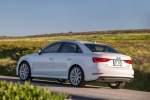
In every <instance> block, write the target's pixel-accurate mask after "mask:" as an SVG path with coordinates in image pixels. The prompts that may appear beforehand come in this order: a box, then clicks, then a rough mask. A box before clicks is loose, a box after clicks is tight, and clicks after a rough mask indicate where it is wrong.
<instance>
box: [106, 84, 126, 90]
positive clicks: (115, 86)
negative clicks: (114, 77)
mask: <svg viewBox="0 0 150 100" xmlns="http://www.w3.org/2000/svg"><path fill="white" fill-rule="evenodd" d="M108 85H109V87H111V88H112V89H121V88H123V87H124V85H125V82H114V83H108Z"/></svg>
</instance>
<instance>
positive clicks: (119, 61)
mask: <svg viewBox="0 0 150 100" xmlns="http://www.w3.org/2000/svg"><path fill="white" fill-rule="evenodd" d="M113 64H114V66H122V61H121V60H119V59H114V60H113Z"/></svg>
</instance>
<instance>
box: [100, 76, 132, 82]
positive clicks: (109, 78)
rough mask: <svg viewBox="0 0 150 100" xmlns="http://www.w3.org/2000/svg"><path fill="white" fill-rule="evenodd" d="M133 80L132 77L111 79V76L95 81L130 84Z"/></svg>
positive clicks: (101, 77)
mask: <svg viewBox="0 0 150 100" xmlns="http://www.w3.org/2000/svg"><path fill="white" fill-rule="evenodd" d="M132 80H133V77H111V76H100V77H98V78H97V81H102V82H118V81H120V82H121V81H123V82H131V81H132Z"/></svg>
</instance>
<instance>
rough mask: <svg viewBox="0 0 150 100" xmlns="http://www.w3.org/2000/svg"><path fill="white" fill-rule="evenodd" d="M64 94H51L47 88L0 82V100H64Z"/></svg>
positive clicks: (27, 83)
mask: <svg viewBox="0 0 150 100" xmlns="http://www.w3.org/2000/svg"><path fill="white" fill-rule="evenodd" d="M65 98H66V94H63V93H51V92H50V90H49V89H48V88H43V89H41V88H39V87H37V86H33V85H30V84H29V82H25V84H20V83H12V82H10V83H7V82H6V81H1V82H0V100H64V99H65Z"/></svg>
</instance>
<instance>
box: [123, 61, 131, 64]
mask: <svg viewBox="0 0 150 100" xmlns="http://www.w3.org/2000/svg"><path fill="white" fill-rule="evenodd" d="M124 61H125V62H126V63H128V64H132V60H124Z"/></svg>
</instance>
